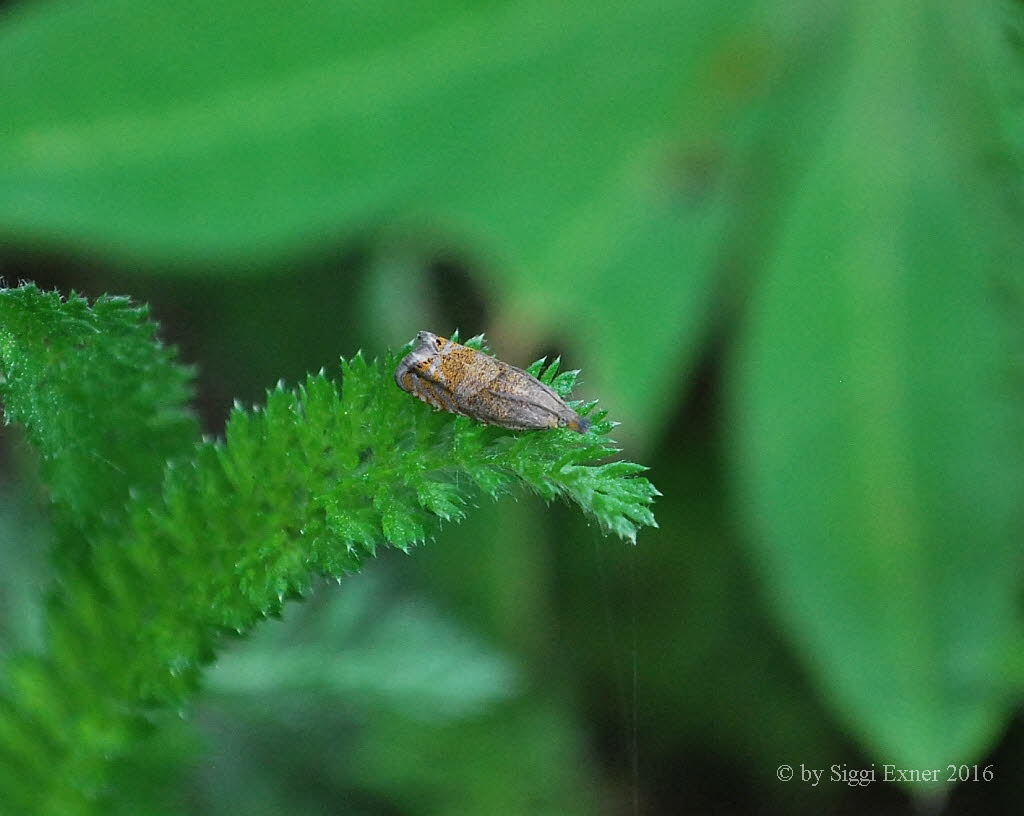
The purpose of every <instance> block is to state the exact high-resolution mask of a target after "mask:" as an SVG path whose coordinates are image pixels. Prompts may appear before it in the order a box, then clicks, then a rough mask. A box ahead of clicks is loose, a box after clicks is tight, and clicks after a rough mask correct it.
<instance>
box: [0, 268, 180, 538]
mask: <svg viewBox="0 0 1024 816" xmlns="http://www.w3.org/2000/svg"><path fill="white" fill-rule="evenodd" d="M0 371H2V372H3V380H2V383H0V398H2V399H3V404H4V417H5V420H6V421H7V422H17V423H19V424H21V425H24V426H25V428H26V430H27V432H28V438H29V440H30V442H31V443H32V444H33V445H34V446H35V447H36V449H37V450H38V451H39V455H40V459H41V463H42V471H43V478H44V480H45V481H46V483H47V485H48V487H49V489H50V496H51V499H52V501H53V504H54V506H55V508H56V510H57V511H58V521H59V524H58V529H59V530H60V531H61V532H64V531H66V530H68V528H73V532H71V531H68V535H66V536H64V538H65V541H64V542H63V543H64V544H65V545H66V546H70V547H72V548H77V547H81V545H82V544H83V539H82V535H83V534H84V535H85V537H86V539H88V537H89V536H92V535H95V534H96V533H97V532H98V530H99V529H100V528H101V527H104V526H112V527H116V526H117V525H118V524H119V523H120V522H121V521H122V520H123V516H124V513H125V508H126V507H127V504H128V498H129V494H130V493H152V492H154V491H156V490H157V489H158V488H159V486H160V482H161V480H162V478H163V473H164V468H165V466H166V464H167V461H168V460H169V459H172V458H175V457H181V456H184V455H187V454H188V453H189V451H190V450H191V448H192V446H193V445H194V443H195V439H196V437H197V436H198V426H197V424H196V421H195V419H194V417H193V416H192V415H191V414H190V413H189V412H188V410H187V409H186V407H185V403H186V402H187V401H188V399H189V398H190V397H191V383H190V380H191V372H189V371H188V370H187V369H185V368H182V367H181V366H179V365H177V364H175V363H174V361H173V352H172V351H170V350H168V349H164V348H162V347H161V346H160V345H159V343H158V341H157V339H156V336H155V326H154V324H152V323H150V322H149V321H148V320H147V310H146V309H145V307H141V308H140V307H137V306H133V305H132V304H131V303H130V302H129V301H128V300H127V299H126V298H116V297H102V298H100V299H98V300H97V301H96V302H95V303H94V304H93V305H92V307H90V306H89V305H88V303H87V302H86V300H85V299H84V298H82V297H80V296H78V295H76V294H74V293H72V294H71V295H70V296H69V297H68V298H66V299H65V298H62V297H61V296H60V295H59V294H58V293H57V292H43V291H40V290H39V289H37V288H35V287H34V286H22V287H19V288H17V289H2V290H0ZM72 538H74V539H75V540H74V541H72V540H71V539H72Z"/></svg>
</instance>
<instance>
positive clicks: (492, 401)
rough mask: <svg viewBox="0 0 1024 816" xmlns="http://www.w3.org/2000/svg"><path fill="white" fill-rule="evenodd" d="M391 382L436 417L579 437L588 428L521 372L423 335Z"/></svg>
mask: <svg viewBox="0 0 1024 816" xmlns="http://www.w3.org/2000/svg"><path fill="white" fill-rule="evenodd" d="M395 382H396V383H397V384H398V387H399V388H401V389H402V390H403V391H408V392H409V393H410V394H412V395H413V396H414V397H418V398H419V399H421V400H423V402H425V403H427V404H428V405H432V406H434V408H436V409H438V410H440V411H449V412H450V413H453V414H461V415H462V416H467V417H469V418H471V419H475V420H477V421H478V422H484V423H487V424H488V425H498V426H499V427H502V428H511V429H513V430H517V431H522V430H542V429H545V428H570V429H572V430H574V431H576V432H577V433H581V434H583V433H586V432H587V431H588V430H589V428H590V420H588V419H585V418H584V417H581V416H580V415H579V414H577V413H576V412H575V411H574V410H572V408H570V407H569V406H568V405H566V404H565V400H563V399H562V398H561V397H560V396H558V394H556V393H555V392H554V391H553V390H552V389H551V388H549V387H548V386H546V385H545V384H544V383H542V382H541V381H540V380H538V379H537V378H536V377H534V376H532V375H530V374H527V373H526V372H525V371H523V370H522V369H521V368H516V367H515V366H512V365H509V364H508V363H503V362H502V361H501V360H497V359H495V358H494V357H491V356H490V355H488V354H484V353H483V352H482V351H477V350H476V349H472V348H469V347H468V346H463V345H461V344H459V343H456V342H453V341H452V340H448V339H446V338H444V337H438V336H437V335H436V334H432V333H431V332H428V331H421V332H420V333H419V334H417V335H416V341H415V343H414V344H413V348H412V351H410V352H409V353H408V354H407V355H406V356H405V357H403V358H402V362H400V363H399V364H398V368H396V369H395Z"/></svg>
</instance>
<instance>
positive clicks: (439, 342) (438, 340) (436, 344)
mask: <svg viewBox="0 0 1024 816" xmlns="http://www.w3.org/2000/svg"><path fill="white" fill-rule="evenodd" d="M448 343H449V341H448V340H446V339H445V338H443V337H438V336H437V335H436V334H434V333H433V332H428V331H421V332H418V333H417V334H416V351H419V352H431V353H432V352H435V351H441V350H442V349H443V348H444V347H445V346H447V345H448Z"/></svg>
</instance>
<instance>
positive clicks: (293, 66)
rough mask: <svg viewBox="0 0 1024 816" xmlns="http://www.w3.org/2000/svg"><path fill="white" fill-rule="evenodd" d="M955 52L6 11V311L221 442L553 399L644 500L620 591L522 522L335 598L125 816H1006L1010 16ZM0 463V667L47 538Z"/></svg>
mask: <svg viewBox="0 0 1024 816" xmlns="http://www.w3.org/2000/svg"><path fill="white" fill-rule="evenodd" d="M946 5H947V6H948V7H945V6H944V7H942V8H936V7H935V5H934V4H931V3H925V2H923V1H922V2H909V1H908V2H899V3H897V2H891V0H888V1H885V2H883V0H878V2H863V3H858V4H853V5H851V4H841V3H834V2H824V3H823V2H820V0H819V2H782V1H781V0H778V1H777V2H767V3H764V2H762V3H754V2H734V3H712V2H703V3H694V2H689V3H686V2H669V1H668V0H665V1H660V0H643V1H642V2H635V3H630V4H621V3H612V2H603V0H588V2H565V3H557V2H551V0H544V1H543V2H541V0H536V1H535V2H519V3H503V2H490V3H488V2H429V3H428V2H404V3H398V2H391V0H386V1H385V2H381V3H375V4H362V3H355V2H327V1H326V0H315V1H312V0H310V1H309V2H297V3H290V4H283V3H271V2H265V1H264V0H257V1H256V2H247V3H240V2H235V1H234V0H226V1H225V2H220V3H215V4H208V3H199V2H192V0H186V1H185V2H178V3H174V4H157V3H151V2H140V0H134V1H133V2H128V0H93V1H92V2H76V3H61V2H54V1H53V0H47V1H46V2H42V1H40V2H21V3H13V4H10V3H9V4H7V5H6V6H4V7H0V274H3V275H4V276H5V278H6V280H7V283H8V285H13V284H15V283H16V282H17V281H18V280H20V279H31V280H35V281H37V282H38V283H40V284H41V285H44V286H57V287H59V288H61V289H62V290H65V291H66V290H69V289H72V288H74V289H76V290H78V291H82V292H84V293H86V294H88V295H90V296H95V295H99V294H101V293H103V292H114V293H122V294H129V295H131V296H132V297H133V298H135V299H137V300H141V301H148V302H149V303H151V304H152V308H153V314H154V316H155V318H156V319H158V320H159V321H160V323H161V325H162V327H163V328H162V334H163V337H164V338H165V340H167V341H168V342H172V343H175V344H177V345H178V346H179V347H180V349H181V356H182V358H183V359H184V360H185V361H186V362H189V363H194V364H195V365H197V366H198V369H199V376H198V382H199V395H198V398H197V402H196V408H197V410H198V411H199V413H200V414H201V416H202V419H203V423H204V426H205V428H206V430H208V431H209V432H211V433H217V432H218V431H219V429H220V427H221V425H222V423H223V421H224V418H225V417H226V414H227V411H228V409H229V406H230V404H231V400H232V399H233V398H238V399H241V400H242V401H243V402H252V401H261V400H262V398H263V396H262V395H263V392H264V389H265V388H267V387H269V386H272V385H273V384H274V383H275V382H276V381H277V380H278V379H279V378H283V379H285V380H286V381H287V382H295V381H297V380H299V379H300V378H301V377H302V376H303V375H304V374H305V372H307V371H309V370H317V369H319V368H320V367H321V366H322V365H327V366H330V365H331V364H332V363H333V362H334V361H335V360H336V358H337V357H338V356H339V355H342V354H346V355H348V354H352V353H353V352H354V351H355V350H356V349H357V348H360V347H361V348H364V349H366V350H367V351H368V352H370V353H371V354H372V353H374V352H377V351H382V350H383V349H384V348H385V347H386V346H389V345H390V346H393V347H395V346H399V345H401V344H403V343H404V342H406V341H407V340H408V339H409V338H410V337H411V336H412V335H413V334H414V333H415V332H416V331H417V330H419V329H430V330H433V331H437V332H440V333H446V332H448V331H450V330H451V329H452V328H454V327H456V326H457V327H458V328H459V329H460V330H461V331H462V333H463V336H468V335H472V334H475V333H477V332H481V331H483V332H486V333H487V334H488V337H489V340H490V342H491V345H492V347H493V348H494V349H495V350H496V351H497V352H498V353H499V355H500V356H501V357H502V358H503V359H506V360H508V361H509V362H512V363H515V364H519V365H525V364H527V363H528V362H530V361H532V360H533V359H535V358H536V357H538V356H540V355H542V354H545V353H561V354H562V355H563V359H564V360H565V362H566V363H567V364H568V365H569V366H570V367H577V366H579V367H582V368H583V369H584V384H583V387H582V394H583V396H586V397H590V396H596V397H600V398H601V400H602V403H603V404H604V406H605V407H607V408H609V409H610V410H611V411H612V415H613V416H614V417H616V418H618V419H620V420H621V421H622V422H623V425H622V427H621V428H620V429H618V432H617V437H618V438H619V439H620V440H621V441H622V442H623V444H624V446H625V448H626V455H627V456H628V457H629V458H631V459H634V460H638V461H643V462H646V463H648V464H650V465H651V466H652V470H651V478H652V480H653V481H654V482H655V484H657V486H658V487H659V488H660V490H661V491H662V493H663V494H664V497H663V498H662V499H661V500H659V502H658V504H657V507H656V513H657V516H658V519H659V522H660V525H661V526H660V529H658V530H656V531H645V532H643V533H642V534H641V535H640V538H639V541H638V545H637V547H636V548H635V549H633V548H630V547H629V546H628V545H624V544H621V543H619V542H617V541H610V540H608V541H605V540H602V539H601V538H600V537H599V534H598V532H597V531H596V529H591V528H587V527H585V526H584V525H583V524H582V523H581V522H579V521H578V519H576V518H575V517H574V516H573V515H572V513H570V512H567V511H565V510H564V508H561V507H552V508H545V507H544V506H543V504H542V503H541V502H539V501H537V500H535V499H532V498H527V497H524V498H523V499H522V500H521V501H519V502H518V503H514V502H505V503H503V504H500V505H490V504H486V505H484V506H483V507H481V508H480V509H479V510H478V511H476V512H475V513H474V514H473V515H471V517H470V519H469V520H468V521H467V522H466V523H465V524H463V525H461V526H458V527H451V528H447V529H445V530H444V531H443V532H442V534H441V536H440V537H439V539H438V540H437V541H436V542H434V543H433V544H431V545H429V546H427V547H424V548H422V549H420V550H418V551H415V552H413V553H412V554H411V555H410V556H404V555H400V554H396V553H387V554H385V555H383V556H382V557H381V558H379V559H378V560H377V561H376V562H375V563H373V564H372V565H371V566H370V567H368V568H367V569H366V570H365V571H364V573H363V574H361V575H359V576H354V577H351V578H349V579H347V580H346V581H344V582H343V584H342V586H340V587H336V586H334V585H330V586H323V587H321V588H320V589H319V590H318V592H317V593H316V595H315V597H314V598H313V600H312V601H310V602H308V603H305V604H301V605H292V606H291V607H290V608H289V609H288V610H286V614H285V616H284V620H283V621H281V622H273V623H269V624H266V625H264V626H263V627H262V629H260V630H259V631H257V633H256V634H255V636H254V637H252V638H250V639H248V640H246V641H244V642H239V643H236V644H234V645H233V646H232V648H231V649H230V650H229V651H228V652H227V653H226V654H225V655H224V656H223V658H222V659H221V660H220V661H219V662H218V663H217V664H216V665H215V666H214V667H213V668H212V669H211V671H210V672H209V673H208V675H207V677H206V682H205V687H204V690H203V693H202V694H201V695H200V697H199V698H198V700H197V701H196V705H195V707H194V709H193V710H192V711H190V712H189V715H190V716H189V717H188V718H187V719H186V720H175V721H173V722H171V723H170V724H168V725H166V727H164V728H163V729H162V730H161V731H160V732H159V733H158V734H157V735H156V736H155V737H154V738H153V739H152V740H151V741H150V742H148V743H147V744H146V745H145V746H144V747H143V749H142V750H141V751H140V753H139V754H138V755H137V756H136V757H134V758H133V760H132V767H131V768H128V769H125V770H126V773H124V774H123V775H122V778H125V779H131V780H133V785H134V786H135V787H133V789H131V790H126V791H124V792H123V801H122V806H123V812H125V813H180V812H188V813H209V814H214V813H218V814H219V813H243V812H244V813H253V814H262V813H266V814H292V813H295V814H300V813H301V814H306V813H366V814H441V813H445V814H449V813H450V814H461V813H467V814H492V813H494V814H499V813H500V814H515V813H524V814H525V813H530V814H534V813H552V814H556V813H557V814H562V813H580V814H589V813H633V812H642V813H665V814H669V813H673V814H674V813H679V812H698V813H699V812H710V811H714V812H736V813H743V812H780V813H783V812H784V813H794V812H808V813H819V812H822V811H830V812H849V813H859V812H868V811H872V812H888V813H909V812H912V806H913V801H912V797H913V796H915V795H916V796H918V797H920V798H921V799H922V800H924V801H925V802H926V803H927V805H928V806H936V807H941V806H942V804H943V802H944V801H945V804H946V806H947V808H948V812H960V811H961V810H965V809H967V808H979V807H981V806H982V805H987V806H989V807H999V806H1002V807H1004V808H1005V807H1007V806H1009V802H1011V801H1012V802H1016V796H1015V790H1016V788H1017V786H1018V785H1019V784H1020V782H1021V781H1022V779H1024V777H1022V773H1021V771H1020V763H1021V761H1022V760H1024V740H1022V736H1021V730H1020V726H1019V722H1018V721H1015V720H1014V713H1015V711H1016V710H1017V708H1018V706H1019V701H1020V689H1021V677H1022V668H1024V660H1022V659H1021V642H1022V641H1021V627H1020V587H1021V582H1020V569H1019V566H1020V561H1019V547H1020V543H1021V540H1022V535H1021V533H1022V529H1024V527H1022V523H1021V521H1022V520H1021V508H1022V507H1024V482H1022V480H1024V432H1022V422H1021V420H1022V418H1024V412H1022V406H1024V399H1022V396H1024V393H1022V389H1024V377H1022V365H1024V354H1022V348H1024V346H1022V342H1021V340H1022V334H1021V325H1022V322H1021V317H1022V313H1021V309H1022V305H1024V288H1022V281H1021V271H1022V268H1024V267H1022V263H1021V261H1022V255H1021V251H1020V250H1021V247H1020V240H1019V237H1020V234H1021V226H1022V222H1021V213H1022V210H1021V209H1020V204H1019V202H1020V199H1019V185H1020V179H1021V176H1020V170H1019V161H1020V158H1021V157H1020V152H1019V148H1020V146H1021V137H1022V130H1021V118H1020V102H1019V100H1020V98H1021V96H1020V90H1021V88H1022V83H1021V71H1022V68H1024V65H1022V63H1021V59H1020V57H1021V54H1020V51H1019V47H1018V46H1017V45H1016V44H1015V43H1017V42H1018V41H1019V37H1018V36H1017V35H1018V33H1019V31H1020V28H1021V18H1022V14H1024V11H1022V9H1021V7H1020V4H1018V3H1009V2H1005V3H1000V2H992V3H954V4H946ZM3 440H4V447H3V454H4V460H5V465H6V467H5V469H4V478H3V482H2V483H0V486H2V493H0V502H2V506H0V509H2V511H3V512H2V514H0V558H2V563H3V564H4V569H3V571H2V578H0V649H2V650H3V651H4V652H5V653H13V652H16V651H17V650H19V649H22V648H26V647H27V648H35V647H37V645H38V643H39V640H40V637H41V636H40V634H39V631H38V630H39V624H38V620H37V617H36V609H37V604H38V599H39V597H40V596H41V594H42V592H43V588H44V587H45V585H46V567H45V556H44V554H43V553H44V551H45V542H46V528H45V522H44V520H43V518H42V511H41V510H40V508H41V497H40V496H39V493H38V488H37V487H36V485H35V479H34V476H33V470H32V468H33V464H32V459H31V456H30V455H28V452H27V451H26V449H25V447H24V444H23V443H22V442H21V441H20V437H19V435H18V433H17V431H16V430H14V429H6V430H5V432H4V437H3ZM801 763H803V764H804V765H806V766H808V767H814V768H827V767H829V766H831V765H833V764H838V765H842V764H844V763H845V764H846V765H847V766H849V767H850V768H867V767H870V766H871V763H875V764H876V765H877V766H878V767H880V766H881V765H882V764H883V763H894V764H896V765H898V766H900V767H903V768H920V769H923V768H929V767H939V768H941V769H943V771H944V770H945V767H946V765H947V764H956V765H959V764H962V763H966V764H974V763H978V764H980V765H981V766H982V767H984V766H985V765H987V764H990V763H991V764H992V768H993V770H994V772H995V777H996V781H995V782H993V783H990V784H985V783H967V784H964V785H960V786H959V787H957V788H954V789H947V790H935V789H919V790H916V791H912V790H911V789H910V788H907V787H905V786H904V787H896V786H890V785H883V784H880V783H879V784H875V785H872V786H869V787H866V788H856V787H849V786H846V785H843V784H840V783H834V782H833V783H828V782H826V783H823V784H821V785H819V786H818V787H816V788H812V787H810V786H808V785H806V784H802V783H800V782H799V781H793V782H789V783H782V782H779V781H778V780H777V778H776V768H777V767H778V766H779V765H781V764H789V765H793V766H796V767H797V768H799V766H800V764H801ZM943 775H945V774H944V773H943ZM136 788H137V789H136ZM947 796H948V797H950V798H949V799H948V801H946V800H944V797H947Z"/></svg>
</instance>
